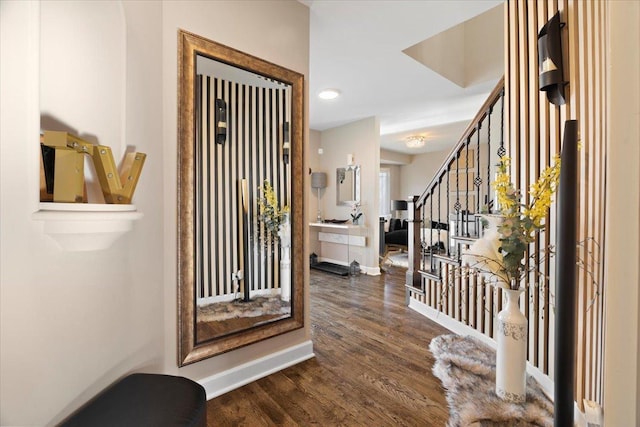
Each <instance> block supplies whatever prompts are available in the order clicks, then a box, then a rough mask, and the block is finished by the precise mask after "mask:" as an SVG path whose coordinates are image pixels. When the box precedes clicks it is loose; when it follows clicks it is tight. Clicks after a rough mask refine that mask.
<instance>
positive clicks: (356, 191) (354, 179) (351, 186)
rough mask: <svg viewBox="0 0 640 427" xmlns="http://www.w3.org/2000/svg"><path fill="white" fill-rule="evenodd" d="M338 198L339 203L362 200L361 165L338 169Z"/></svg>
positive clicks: (345, 203)
mask: <svg viewBox="0 0 640 427" xmlns="http://www.w3.org/2000/svg"><path fill="white" fill-rule="evenodd" d="M336 198H337V203H338V205H351V204H353V203H355V202H359V201H360V166H358V165H351V166H347V167H344V168H338V169H337V170H336Z"/></svg>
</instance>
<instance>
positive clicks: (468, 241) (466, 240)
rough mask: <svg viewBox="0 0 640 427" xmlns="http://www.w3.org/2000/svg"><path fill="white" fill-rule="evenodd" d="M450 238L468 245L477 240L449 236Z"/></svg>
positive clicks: (468, 237) (476, 237)
mask: <svg viewBox="0 0 640 427" xmlns="http://www.w3.org/2000/svg"><path fill="white" fill-rule="evenodd" d="M451 238H452V239H453V240H457V241H458V242H464V243H469V244H471V243H473V242H475V241H476V240H478V236H451Z"/></svg>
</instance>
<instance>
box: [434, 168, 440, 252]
mask: <svg viewBox="0 0 640 427" xmlns="http://www.w3.org/2000/svg"><path fill="white" fill-rule="evenodd" d="M440 199H442V179H439V180H438V224H437V225H436V227H437V229H438V241H437V242H436V245H438V248H439V247H440V242H441V240H440V224H441V223H442V220H441V218H440V212H441V208H440ZM432 234H433V233H432Z"/></svg>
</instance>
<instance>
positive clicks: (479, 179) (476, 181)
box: [473, 122, 482, 232]
mask: <svg viewBox="0 0 640 427" xmlns="http://www.w3.org/2000/svg"><path fill="white" fill-rule="evenodd" d="M481 128H482V122H478V125H477V127H476V133H477V134H478V137H477V138H476V177H475V178H474V179H473V183H474V185H475V186H476V213H479V212H480V186H481V185H482V177H481V176H480V129H481ZM477 230H478V229H477V228H476V232H477Z"/></svg>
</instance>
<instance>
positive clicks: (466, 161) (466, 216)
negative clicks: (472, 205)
mask: <svg viewBox="0 0 640 427" xmlns="http://www.w3.org/2000/svg"><path fill="white" fill-rule="evenodd" d="M469 144H471V135H469V136H468V137H467V143H466V148H467V155H466V158H465V159H464V167H465V171H464V172H465V180H466V183H467V186H466V187H465V199H466V201H465V213H464V215H463V216H462V218H463V229H464V235H465V236H466V237H470V234H469V221H468V219H469Z"/></svg>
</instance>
